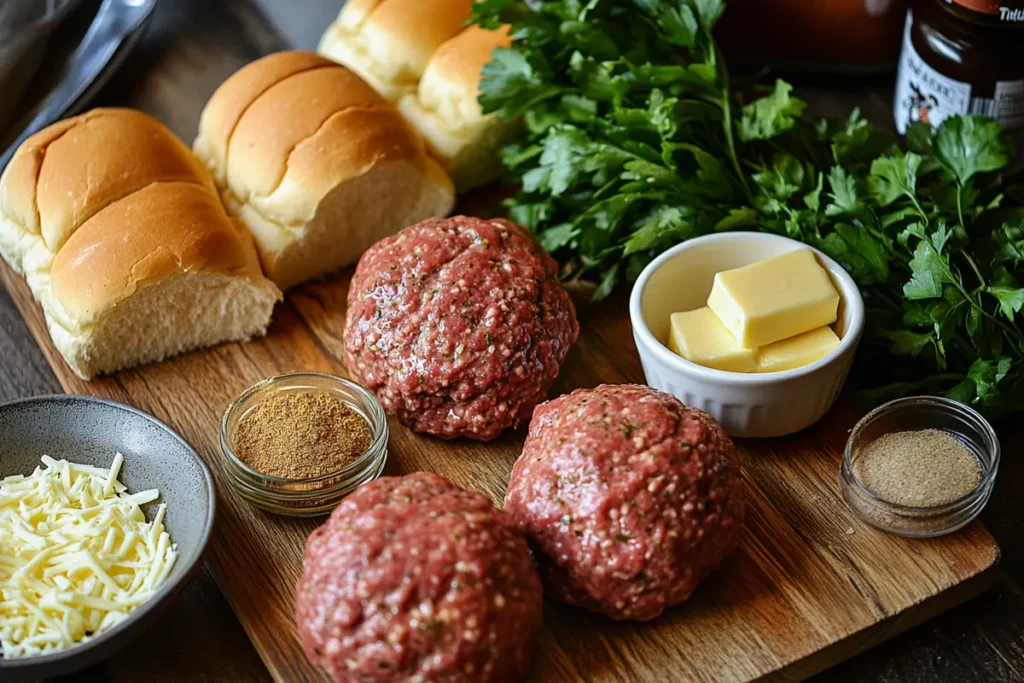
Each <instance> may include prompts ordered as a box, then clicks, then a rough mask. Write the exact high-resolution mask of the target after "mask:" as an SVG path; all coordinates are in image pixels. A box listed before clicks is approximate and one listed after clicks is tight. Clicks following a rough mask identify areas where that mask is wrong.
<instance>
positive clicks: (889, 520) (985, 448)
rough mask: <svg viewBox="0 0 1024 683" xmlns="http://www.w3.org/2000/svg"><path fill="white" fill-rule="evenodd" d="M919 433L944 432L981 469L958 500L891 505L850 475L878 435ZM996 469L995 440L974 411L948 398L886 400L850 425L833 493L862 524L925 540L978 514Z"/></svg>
mask: <svg viewBox="0 0 1024 683" xmlns="http://www.w3.org/2000/svg"><path fill="white" fill-rule="evenodd" d="M921 429H939V430H942V431H944V432H948V433H950V434H951V435H953V436H955V437H956V438H957V439H959V440H960V441H961V442H963V444H964V445H966V446H967V447H968V448H970V449H971V451H972V452H973V453H974V455H975V456H976V457H977V458H978V464H979V465H980V467H981V480H980V481H979V482H978V485H977V486H976V487H975V488H974V490H973V491H971V492H970V493H968V494H967V495H965V496H963V497H962V498H960V499H958V500H954V501H953V502H951V503H945V504H943V505H936V506H930V507H915V506H907V505H897V504H895V503H889V502H887V501H884V500H882V499H881V498H878V497H877V496H876V495H875V494H873V493H872V492H871V491H870V490H869V489H868V488H867V487H865V486H864V484H863V483H862V482H861V481H860V479H858V478H857V476H856V475H855V474H854V472H853V464H854V462H855V461H856V459H857V458H858V457H859V455H860V452H861V450H862V448H863V446H865V445H866V444H868V443H870V442H872V441H874V440H875V439H877V438H879V437H880V436H882V435H883V434H890V433H892V432H901V431H914V430H921ZM998 469H999V439H998V438H996V433H995V431H994V430H993V429H992V425H990V424H989V423H988V421H987V420H985V418H983V417H982V416H981V415H980V414H979V413H978V412H977V411H976V410H974V409H973V408H970V407H969V406H966V405H964V404H963V403H960V402H959V401H953V400H951V399H948V398H941V397H938V396H914V397H911V398H901V399H897V400H895V401H890V402H889V403H886V404H884V405H882V406H880V407H878V408H876V409H875V410H873V411H871V412H870V413H868V414H867V415H866V416H864V418H863V419H862V420H861V421H860V422H858V423H857V424H856V426H855V427H854V428H853V431H852V432H851V433H850V438H849V439H848V440H847V442H846V450H845V452H844V453H843V466H842V469H841V470H840V472H839V490H840V491H841V492H842V495H843V500H845V501H846V504H847V505H848V506H849V508H850V510H851V511H853V513H854V514H855V515H857V517H858V518H859V519H860V520H861V521H863V522H864V523H866V524H869V525H870V526H873V527H875V528H877V529H881V530H882V531H886V532H889V533H891V534H896V535H899V536H909V537H913V538H930V537H933V536H942V535H944V534H948V533H952V532H953V531H956V530H957V529H960V528H961V527H963V526H965V525H967V524H968V523H970V522H971V521H972V520H973V519H974V518H975V517H977V516H978V514H979V513H980V512H981V510H982V508H984V507H985V504H986V503H988V499H989V497H990V496H991V495H992V486H993V484H994V483H995V478H996V472H997V470H998Z"/></svg>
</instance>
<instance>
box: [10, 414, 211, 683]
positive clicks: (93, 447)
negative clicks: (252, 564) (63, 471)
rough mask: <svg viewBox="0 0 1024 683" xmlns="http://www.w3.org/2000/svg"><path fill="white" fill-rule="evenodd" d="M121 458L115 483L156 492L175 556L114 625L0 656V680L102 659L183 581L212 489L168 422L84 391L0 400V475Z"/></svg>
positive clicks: (201, 537) (204, 537) (205, 536)
mask: <svg viewBox="0 0 1024 683" xmlns="http://www.w3.org/2000/svg"><path fill="white" fill-rule="evenodd" d="M117 452H120V453H121V454H122V455H123V456H124V465H123V466H122V468H121V477H120V478H121V481H122V482H124V484H125V485H126V486H127V487H128V490H129V491H142V490H145V489H150V488H157V489H159V490H160V496H161V499H160V501H157V502H156V503H151V504H150V505H148V506H146V515H147V517H150V518H151V517H152V514H153V510H154V509H155V506H156V505H157V504H159V503H160V502H164V503H166V504H167V513H166V518H165V522H164V524H165V525H166V527H167V531H168V533H170V535H171V541H172V542H174V543H176V544H177V545H178V553H179V555H178V559H177V561H176V562H175V564H174V568H173V569H172V570H171V574H170V576H169V577H168V578H167V582H166V583H165V584H164V585H163V587H162V588H161V589H160V590H159V591H158V592H157V594H156V595H154V596H153V597H152V598H151V599H150V600H149V601H148V602H146V603H144V604H142V605H140V606H139V607H137V608H136V609H135V611H134V612H132V613H131V615H130V616H129V617H128V618H127V619H125V620H124V621H123V622H121V623H120V624H118V625H117V626H116V627H114V628H113V629H111V630H109V631H107V632H106V633H104V634H103V635H101V636H99V637H97V638H95V639H93V640H90V641H88V642H85V643H82V644H80V645H76V646H74V647H71V648H68V649H67V650H64V651H62V652H57V653H54V654H48V655H41V656H38V657H25V658H19V659H10V660H6V659H3V658H2V657H0V680H2V681H4V683H8V682H9V681H27V680H35V679H39V678H48V677H51V676H58V675H62V674H67V673H70V672H73V671H77V670H79V669H82V668H84V667H87V666H90V665H92V664H95V663H96V662H98V661H100V660H101V659H104V658H105V657H109V656H110V655H112V654H113V653H114V652H116V651H117V650H118V649H120V648H121V647H123V646H124V645H125V644H127V643H128V641H130V640H131V639H132V638H134V637H135V636H137V635H139V633H140V632H141V631H142V630H143V627H144V626H145V624H146V623H148V622H150V621H151V620H152V619H153V617H154V616H155V615H156V614H157V612H159V611H160V609H161V607H163V606H165V605H166V604H167V603H168V602H169V601H170V599H171V598H172V597H173V596H174V595H175V594H176V593H177V592H178V591H179V590H180V589H181V588H182V587H183V586H184V585H185V580H186V579H187V578H188V577H189V575H190V574H192V572H193V571H194V570H195V569H196V568H197V567H198V566H199V564H198V563H199V559H200V557H201V555H202V552H203V549H204V548H205V547H206V542H207V541H208V540H209V538H210V531H211V529H212V528H213V517H214V505H215V502H214V501H215V490H214V486H213V479H212V478H211V477H210V471H209V470H208V469H207V468H206V465H205V464H203V462H202V461H201V460H200V459H199V456H198V455H196V452H195V451H194V450H192V447H191V446H189V445H188V444H187V443H185V440H184V439H182V438H181V437H180V436H178V435H177V434H175V433H174V432H173V431H171V429H170V428H169V427H167V425H165V424H163V423H162V422H160V421H159V420H157V419H156V418H154V417H152V416H150V415H147V414H146V413H143V412H141V411H139V410H136V409H135V408H130V407H128V406H126V405H122V404H120V403H115V402H113V401H107V400H104V399H99V398H91V397H86V396H40V397H36V398H29V399H24V400H20V401H13V402H11V403H4V404H0V479H2V478H3V477H6V476H9V475H11V474H26V475H27V474H31V473H32V471H33V470H34V469H35V468H36V466H37V465H38V464H39V458H40V456H42V455H49V456H51V457H53V458H56V459H61V458H64V459H67V460H70V461H71V462H78V463H82V464H86V465H94V466H97V467H109V466H110V463H111V461H112V460H113V458H114V454H115V453H117Z"/></svg>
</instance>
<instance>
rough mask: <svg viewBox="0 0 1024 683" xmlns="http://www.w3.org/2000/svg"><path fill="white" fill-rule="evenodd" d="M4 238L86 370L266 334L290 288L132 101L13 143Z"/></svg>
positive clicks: (175, 145) (206, 182) (198, 168)
mask: <svg viewBox="0 0 1024 683" xmlns="http://www.w3.org/2000/svg"><path fill="white" fill-rule="evenodd" d="M0 250H2V255H3V257H4V259H5V260H6V261H7V262H8V263H9V264H10V265H11V266H12V267H13V268H15V269H16V270H19V271H21V272H24V273H25V275H26V278H27V279H28V282H29V286H30V288H31V289H32V293H33V294H34V295H35V297H36V299H37V300H38V301H39V302H40V304H41V306H42V309H43V313H44V314H45V317H46V324H47V327H48V328H49V331H50V336H51V338H52V339H53V343H54V346H55V347H56V348H57V350H58V351H59V352H60V353H61V355H62V356H63V357H64V359H65V360H66V361H67V363H68V365H69V366H70V367H71V368H72V370H74V371H75V373H76V374H78V375H79V376H80V377H82V378H83V379H90V378H91V377H93V376H95V375H97V374H101V373H105V372H113V371H115V370H119V369H122V368H127V367H132V366H135V365H139V364H142V363H148V362H152V361H158V360H162V359H163V358H166V357H168V356H171V355H174V354H177V353H181V352H184V351H188V350H191V349H195V348H199V347H203V346H209V345H212V344H217V343H220V342H223V341H229V340H240V339H247V338H249V337H252V336H254V335H260V334H263V333H264V332H265V331H266V328H267V325H268V324H269V322H270V315H271V313H272V311H273V307H274V303H275V302H276V301H278V300H279V299H280V298H281V294H280V291H279V290H278V289H277V288H276V287H275V286H274V285H273V283H271V282H270V281H269V280H267V279H266V278H265V277H263V274H262V273H261V272H260V268H259V261H258V259H257V256H256V250H255V247H254V246H253V243H252V238H251V236H250V235H249V233H248V231H246V230H245V228H244V226H242V225H241V224H240V223H238V222H237V221H235V220H233V219H231V218H230V217H229V216H228V214H227V212H226V211H225V210H224V207H223V206H222V205H221V203H220V199H219V198H218V197H217V194H216V191H215V188H214V185H213V182H212V179H211V177H210V174H209V172H208V171H207V170H206V168H205V167H204V166H203V164H202V163H200V162H199V160H198V159H196V158H195V156H194V155H193V154H192V152H191V151H189V149H188V147H186V146H185V145H184V144H183V143H182V142H181V141H180V140H178V139H177V138H176V137H174V135H173V134H172V133H171V132H170V131H169V130H167V129H166V128H165V127H164V126H163V125H162V124H160V123H159V122H158V121H156V120H155V119H153V118H151V117H149V116H147V115H145V114H142V113H141V112H137V111H132V110H126V109H97V110H94V111H92V112H89V113H87V114H83V115H81V116H78V117H75V118H72V119H68V120H67V121H63V122H61V123H58V124H55V125H53V126H51V127H50V128H47V129H46V130H43V131H41V132H40V133H38V134H37V135H35V136H33V137H31V138H29V139H28V140H27V141H26V142H25V143H24V144H23V145H22V146H21V147H20V148H19V149H18V151H17V152H16V153H15V155H14V158H13V159H12V160H11V162H10V164H9V165H8V167H7V169H6V170H5V171H4V174H3V176H2V177H0Z"/></svg>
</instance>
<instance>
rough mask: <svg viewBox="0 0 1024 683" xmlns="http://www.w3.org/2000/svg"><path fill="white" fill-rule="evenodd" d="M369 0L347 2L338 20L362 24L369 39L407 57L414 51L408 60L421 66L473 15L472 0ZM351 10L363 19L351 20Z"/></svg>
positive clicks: (353, 25) (353, 26)
mask: <svg viewBox="0 0 1024 683" xmlns="http://www.w3.org/2000/svg"><path fill="white" fill-rule="evenodd" d="M370 4H371V3H367V2H357V3H355V5H354V6H353V7H349V5H348V4H346V5H345V6H344V7H343V8H342V10H341V14H340V15H339V16H338V22H339V23H340V24H341V25H342V26H346V27H347V26H351V27H352V28H361V29H362V31H363V32H364V33H365V34H366V35H367V37H368V38H369V39H370V40H373V41H381V43H383V44H387V45H389V46H390V48H391V49H393V50H396V51H401V52H402V53H404V54H408V55H409V56H410V57H412V56H413V55H415V56H416V57H415V59H410V61H413V62H418V63H419V64H421V65H422V66H426V63H427V60H429V59H430V56H431V55H432V54H433V53H434V50H436V49H437V47H438V46H439V45H440V44H441V43H443V42H444V41H446V40H448V39H449V38H451V37H452V36H454V35H455V34H456V33H458V32H459V31H461V30H462V28H463V27H464V26H465V25H466V22H467V21H469V19H470V18H471V17H472V16H473V2H472V0H432V1H427V0H380V2H374V3H372V5H373V7H372V9H369V5H370ZM367 9H368V10H369V11H367ZM350 11H351V12H353V13H354V14H356V15H357V16H358V15H360V14H362V15H363V16H362V21H361V22H359V23H355V22H353V21H352V20H351V19H350V18H349V17H348V16H346V15H348V14H349V12H350ZM421 71H422V69H421Z"/></svg>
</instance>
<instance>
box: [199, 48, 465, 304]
mask: <svg viewBox="0 0 1024 683" xmlns="http://www.w3.org/2000/svg"><path fill="white" fill-rule="evenodd" d="M300 55H301V56H300ZM313 60H321V62H320V65H319V66H314V67H311V68H306V67H307V66H308V65H309V64H312V63H313ZM289 65H291V66H289ZM274 79H277V80H276V82H274V83H270V81H272V80H274ZM239 83H242V84H258V87H253V86H248V85H247V86H246V87H242V86H240V85H239ZM225 99H228V100H231V101H230V102H224V101H223V100H225ZM236 113H237V114H236ZM224 116H227V117H228V120H227V121H225V120H224V119H222V117H224ZM225 131H226V133H227V134H226V135H225ZM194 148H195V150H196V152H197V154H198V155H199V156H200V157H201V158H203V159H204V160H205V161H206V162H207V164H208V165H209V166H210V168H211V169H212V170H213V171H214V175H215V178H216V181H217V184H218V186H219V188H220V191H221V193H222V197H223V200H224V204H225V206H226V207H227V208H228V210H229V211H230V212H231V213H233V214H235V215H237V216H239V217H240V218H241V219H242V221H243V223H244V224H245V225H246V226H247V227H248V228H249V230H250V231H252V234H253V236H254V237H255V240H256V246H257V249H258V251H259V253H260V259H261V261H262V264H263V268H264V271H265V272H266V274H267V276H268V277H270V279H271V280H273V281H274V282H275V283H277V284H278V286H280V287H281V288H282V289H284V288H287V287H291V286H293V285H296V284H298V283H300V282H304V281H306V280H309V279H312V278H315V277H318V276H320V275H323V274H325V273H328V272H330V271H334V270H337V269H339V268H341V267H344V266H346V265H350V264H352V263H354V262H355V261H356V260H358V258H359V256H360V255H361V254H362V252H363V251H364V250H365V249H366V248H367V247H369V246H370V245H371V244H373V243H374V242H376V241H377V240H379V239H381V238H383V237H386V236H388V235H391V234H394V233H395V232H397V231H398V230H400V229H401V228H403V227H405V226H407V225H410V224H412V223H415V222H418V221H420V220H422V219H424V218H429V217H431V216H439V215H445V214H447V213H448V212H449V211H451V208H452V206H453V204H454V189H453V187H452V184H451V181H450V180H449V179H448V176H447V174H445V172H444V170H443V169H442V168H441V167H440V165H439V164H438V163H437V162H436V161H435V160H434V159H432V158H431V157H430V156H429V155H428V154H427V151H426V146H425V144H424V142H423V139H422V138H421V136H420V135H419V134H418V133H416V131H415V130H414V129H413V128H412V127H411V126H409V124H408V123H407V122H406V121H405V120H404V119H403V118H402V116H401V115H400V114H399V113H398V111H397V110H396V109H395V108H394V106H393V105H392V104H390V103H389V102H387V101H386V100H384V99H383V98H382V97H381V96H380V95H378V94H377V93H376V92H375V91H374V90H373V88H371V87H370V86H369V85H367V84H366V83H365V82H364V81H363V80H362V79H360V78H359V77H358V76H356V75H355V74H354V73H353V72H352V71H350V70H348V69H346V68H345V67H342V66H339V65H337V64H334V63H333V62H329V61H328V60H324V59H323V58H320V57H316V56H315V55H312V54H310V53H296V52H284V53H278V54H275V55H270V56H269V57H265V58H263V59H261V60H258V61H256V62H253V63H252V64H249V65H248V66H246V67H244V68H243V69H242V70H240V71H239V72H238V73H236V74H235V75H233V76H231V77H230V78H229V79H228V80H227V81H225V83H224V84H223V85H222V86H221V87H220V88H219V89H218V90H217V92H215V93H214V95H213V97H212V98H211V99H210V102H209V103H208V104H207V107H206V110H205V111H204V113H203V117H202V120H201V122H200V129H199V136H198V138H197V139H196V142H195V145H194ZM219 160H223V161H219Z"/></svg>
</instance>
